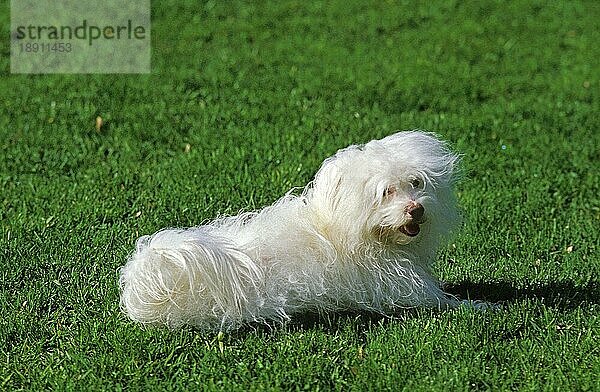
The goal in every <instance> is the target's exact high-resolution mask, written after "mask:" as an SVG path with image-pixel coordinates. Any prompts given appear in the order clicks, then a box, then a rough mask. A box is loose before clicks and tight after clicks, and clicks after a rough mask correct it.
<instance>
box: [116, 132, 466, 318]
mask: <svg viewBox="0 0 600 392" xmlns="http://www.w3.org/2000/svg"><path fill="white" fill-rule="evenodd" d="M457 160H458V158H457V155H455V154H453V153H452V152H450V150H449V149H448V148H447V146H446V145H445V144H444V143H443V142H441V141H439V140H438V139H437V138H436V137H435V136H434V135H432V134H430V133H424V132H420V131H409V132H398V133H396V134H393V135H391V136H388V137H386V138H384V139H381V140H373V141H371V142H369V143H367V144H365V145H361V146H350V147H348V148H345V149H343V150H340V151H338V152H337V154H335V156H333V157H331V158H328V159H326V160H325V162H323V165H322V166H321V168H320V169H319V171H318V172H317V174H316V176H315V179H314V180H313V181H312V182H311V183H310V184H309V185H308V186H307V187H306V188H305V189H304V191H303V192H302V194H301V195H299V196H295V195H292V194H287V195H285V196H284V197H283V198H281V199H280V200H279V201H277V202H276V203H275V204H274V205H272V206H270V207H266V208H264V209H263V210H261V211H258V212H252V213H243V214H240V215H238V216H234V217H226V218H221V219H218V220H216V221H214V222H212V223H210V224H208V225H205V226H199V227H193V228H190V229H181V230H180V229H167V230H162V231H159V232H157V233H156V234H154V235H152V236H144V237H141V238H140V239H139V240H138V241H137V249H136V251H135V253H134V254H133V255H132V256H131V258H130V259H129V261H128V262H127V264H126V265H125V266H124V267H123V268H122V270H121V276H120V287H121V306H122V308H123V310H124V311H125V313H126V314H127V315H128V316H129V317H130V318H131V319H133V320H135V321H139V322H141V323H145V324H166V325H168V326H170V327H180V326H182V325H184V324H189V325H193V326H196V327H199V328H202V329H211V330H220V329H232V328H237V327H239V326H241V325H242V324H244V323H247V322H252V321H259V322H261V321H267V320H276V321H284V320H288V319H289V318H290V316H291V315H293V314H297V313H305V312H317V313H322V312H330V311H345V310H367V311H374V312H380V313H384V314H390V313H393V312H394V311H397V310H398V309H399V308H406V307H416V306H422V307H431V308H440V307H448V306H455V305H458V304H459V303H460V302H459V301H458V300H456V299H455V298H453V297H450V296H448V295H446V294H445V293H444V292H443V291H442V290H441V289H440V287H439V284H438V281H437V280H436V279H435V278H434V277H432V275H431V273H430V267H431V264H432V262H433V261H434V260H435V256H436V249H437V248H438V246H439V244H440V241H441V240H442V239H443V237H444V236H445V235H446V234H447V233H448V232H449V230H450V229H451V228H452V227H453V226H454V224H455V222H456V220H457V219H456V218H457V213H456V208H455V201H454V196H453V193H452V183H453V173H454V172H455V168H456V164H457Z"/></svg>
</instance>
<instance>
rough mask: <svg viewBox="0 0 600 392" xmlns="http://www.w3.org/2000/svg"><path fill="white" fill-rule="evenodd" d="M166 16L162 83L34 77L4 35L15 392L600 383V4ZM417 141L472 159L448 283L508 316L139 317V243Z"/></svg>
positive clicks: (356, 7)
mask: <svg viewBox="0 0 600 392" xmlns="http://www.w3.org/2000/svg"><path fill="white" fill-rule="evenodd" d="M2 12H3V14H2V15H1V16H0V26H2V31H3V32H4V36H5V37H8V31H9V15H8V13H7V8H6V7H5V9H4V10H3V11H2ZM152 15H153V26H152V27H153V28H152V50H153V51H152V74H151V75H31V76H27V75H11V74H9V72H8V69H9V52H10V51H9V46H8V40H2V42H1V43H0V49H1V51H2V57H1V59H0V73H1V78H0V100H1V101H2V105H0V219H1V220H0V259H1V263H0V312H1V314H2V317H0V353H1V355H0V389H3V390H19V389H32V390H40V389H59V390H63V389H80V390H86V389H91V390H98V389H107V390H113V389H131V390H152V389H164V390H189V389H191V390H195V389H213V388H214V389H224V390H263V389H270V390H303V389H306V390H329V389H333V390H380V389H388V390H403V389H404V390H411V391H412V390H471V389H472V390H515V389H518V390H531V391H538V390H600V359H599V358H600V344H599V341H600V339H599V338H600V337H599V335H600V317H599V314H600V305H599V298H600V288H599V287H600V286H599V278H598V277H599V273H600V257H599V251H600V248H599V242H600V234H599V227H600V200H599V194H600V180H599V172H600V170H599V168H600V153H599V148H600V117H599V115H598V114H599V113H598V109H599V108H600V85H599V83H600V80H599V75H600V66H599V62H598V59H599V58H600V45H598V42H600V29H599V28H598V20H600V3H598V2H595V1H573V2H547V3H546V2H537V1H535V2H531V1H515V2H501V1H483V2H453V1H449V2H431V3H413V2H391V1H389V2H387V1H384V2H373V3H372V4H366V3H363V2H361V1H348V0H346V1H343V2H338V1H334V2H300V1H285V2H268V3H267V2H264V3H263V2H247V3H240V2H215V1H209V2H206V3H198V4H197V3H196V2H191V1H163V2H153V8H152ZM97 116H101V117H102V118H103V119H104V120H105V123H106V124H105V125H104V126H103V127H102V128H101V130H100V132H97V131H96V130H95V127H94V123H95V119H96V117H97ZM412 128H422V129H428V130H432V131H436V132H437V133H438V134H439V135H441V136H442V137H443V138H444V139H446V140H448V141H449V142H451V144H452V145H453V146H454V148H455V150H456V151H458V152H460V153H461V154H462V155H463V169H464V170H463V178H462V181H461V182H460V183H459V184H458V187H457V188H458V189H457V192H458V198H459V201H460V203H461V206H462V209H463V216H464V223H463V226H462V229H461V231H460V232H458V233H457V234H456V235H455V237H454V238H453V239H452V240H451V242H450V243H449V244H448V245H447V246H445V247H444V248H443V249H442V252H441V253H440V256H439V260H438V262H437V265H436V273H437V274H438V275H439V276H440V278H441V279H442V280H443V281H445V282H447V287H448V290H450V291H451V292H453V293H455V294H457V295H460V296H461V297H463V298H466V297H470V298H477V299H486V300H489V301H501V303H502V304H503V306H502V307H501V308H500V309H498V310H495V311H486V312H479V311H472V310H468V309H457V310H453V311H447V312H432V311H426V310H416V311H407V312H401V313H399V314H398V315H396V317H394V318H381V317H376V316H372V315H352V314H350V315H329V316H327V317H324V318H322V319H316V320H315V319H314V318H313V319H304V320H303V319H298V320H296V321H295V322H294V323H291V324H288V325H285V326H275V327H274V328H268V327H260V326H258V327H257V326H254V328H248V329H246V330H243V331H239V332H236V333H232V334H220V335H217V334H214V333H203V332H201V331H196V330H193V329H184V330H180V331H168V330H165V329H159V328H141V327H140V326H139V325H136V324H133V323H132V322H130V321H128V320H127V319H126V318H125V317H124V316H123V315H122V314H121V312H120V310H119V304H118V303H119V293H118V286H117V279H118V268H119V267H120V266H122V265H123V264H124V263H125V261H126V259H127V256H128V254H129V253H130V252H131V251H132V250H133V248H134V243H135V239H136V238H137V237H138V236H140V235H143V234H150V233H153V232H154V231H156V230H158V229H160V228H163V227H168V226H171V227H173V226H192V225H197V224H200V223H202V222H204V221H207V220H209V219H211V218H213V217H215V216H217V215H219V214H235V213H237V212H238V211H240V210H253V209H256V208H260V207H262V206H264V205H267V204H270V203H272V202H273V201H275V200H276V199H277V198H279V197H280V196H282V195H283V194H284V193H285V192H286V191H288V190H289V189H290V188H291V187H294V186H303V185H305V184H306V183H307V182H308V181H310V180H311V178H312V175H313V174H314V173H315V171H316V170H317V168H318V167H319V164H320V163H321V161H322V160H323V159H324V158H325V157H327V156H329V155H331V154H333V153H334V152H335V151H336V150H337V149H338V148H341V147H345V146H346V145H348V144H352V143H363V142H366V141H368V140H370V139H373V138H379V137H382V136H384V135H387V134H390V133H392V132H394V131H395V130H397V129H412Z"/></svg>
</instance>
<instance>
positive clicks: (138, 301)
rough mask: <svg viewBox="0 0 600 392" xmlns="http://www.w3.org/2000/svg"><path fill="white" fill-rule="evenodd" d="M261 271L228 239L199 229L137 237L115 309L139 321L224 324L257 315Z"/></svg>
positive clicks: (174, 325) (224, 326)
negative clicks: (119, 301)
mask: <svg viewBox="0 0 600 392" xmlns="http://www.w3.org/2000/svg"><path fill="white" fill-rule="evenodd" d="M262 282H263V272H262V271H261V269H260V268H259V267H258V266H257V265H256V264H255V263H254V262H253V261H252V260H251V259H250V258H249V257H248V256H247V255H246V254H244V253H243V252H241V251H240V250H238V249H236V248H235V246H234V244H232V243H231V241H228V240H227V239H225V238H222V237H219V236H216V235H214V234H213V233H210V232H209V231H208V230H206V229H203V228H192V229H187V230H174V229H168V230H162V231H159V232H157V233H156V234H154V235H152V236H144V237H141V238H140V239H138V241H137V248H136V251H135V252H134V253H133V255H131V256H130V258H129V261H128V262H127V264H126V265H125V266H124V267H123V268H122V269H121V271H120V278H119V285H120V289H121V308H122V309H123V311H124V312H125V313H126V314H127V316H129V317H130V318H131V319H132V320H135V321H138V322H141V323H144V324H166V325H168V326H170V327H172V328H177V327H180V326H182V325H184V324H191V325H195V326H197V327H200V328H204V329H228V328H230V327H234V326H236V325H238V324H240V323H242V322H245V321H252V320H256V319H257V318H258V308H259V306H260V303H259V302H260V301H261V295H260V291H261V285H262Z"/></svg>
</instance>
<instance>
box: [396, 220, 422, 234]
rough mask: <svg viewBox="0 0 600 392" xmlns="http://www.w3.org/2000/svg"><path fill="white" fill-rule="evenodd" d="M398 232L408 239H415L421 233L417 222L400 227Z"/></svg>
mask: <svg viewBox="0 0 600 392" xmlns="http://www.w3.org/2000/svg"><path fill="white" fill-rule="evenodd" d="M400 231H401V232H402V233H404V234H406V235H407V236H409V237H415V236H416V235H418V234H419V232H420V231H421V227H420V226H419V224H418V223H417V222H410V223H407V224H405V225H404V226H400Z"/></svg>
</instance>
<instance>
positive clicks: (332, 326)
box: [233, 281, 600, 336]
mask: <svg viewBox="0 0 600 392" xmlns="http://www.w3.org/2000/svg"><path fill="white" fill-rule="evenodd" d="M444 291H446V292H447V293H449V294H452V295H454V296H456V297H457V298H459V299H461V300H463V299H468V300H473V301H484V302H489V303H494V304H498V305H500V309H501V308H502V306H506V305H510V304H511V303H516V302H521V301H525V300H533V301H539V302H540V303H541V304H543V305H544V306H547V307H551V308H555V309H562V310H569V309H574V308H577V307H580V306H585V305H586V304H588V305H589V304H600V282H590V283H588V284H586V285H576V284H575V283H573V282H555V283H547V284H536V283H530V284H524V285H516V284H514V283H510V282H507V281H499V282H493V283H490V282H480V283H476V282H471V281H463V282H459V283H448V284H445V285H444ZM419 314H422V310H420V309H403V310H402V311H400V312H398V313H396V314H394V315H392V316H386V315H382V314H379V313H370V312H337V313H325V314H317V313H310V314H303V315H295V316H294V317H293V318H292V320H290V321H289V322H286V323H283V324H269V323H256V324H252V325H249V326H246V327H244V328H242V329H241V330H239V331H237V332H236V333H234V334H233V335H239V336H245V335H246V334H247V333H248V332H249V331H255V332H256V331H262V333H266V334H272V333H274V332H276V331H281V330H285V331H288V332H289V331H302V330H304V331H306V330H322V331H326V332H329V333H336V332H339V331H341V330H344V329H346V328H351V329H353V330H355V331H365V330H368V329H369V328H370V327H372V326H374V325H383V324H385V323H388V322H393V321H394V320H396V321H397V320H399V319H407V318H411V317H415V316H418V315H419Z"/></svg>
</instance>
